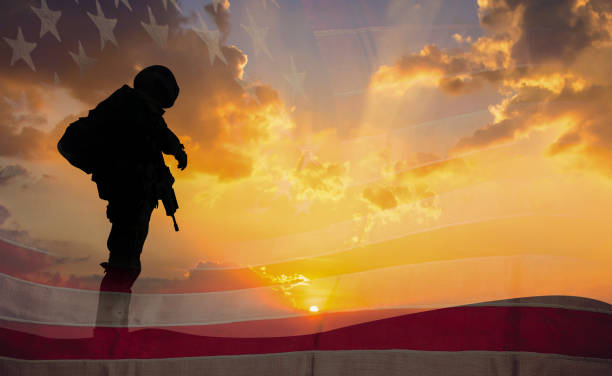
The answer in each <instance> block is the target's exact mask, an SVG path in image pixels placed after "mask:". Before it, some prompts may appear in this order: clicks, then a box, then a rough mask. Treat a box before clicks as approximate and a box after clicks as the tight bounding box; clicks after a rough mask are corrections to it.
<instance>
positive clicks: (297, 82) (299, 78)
mask: <svg viewBox="0 0 612 376" xmlns="http://www.w3.org/2000/svg"><path fill="white" fill-rule="evenodd" d="M283 77H284V78H285V80H287V82H289V85H290V86H291V95H292V96H293V99H295V96H296V94H297V93H300V94H301V95H302V96H303V97H304V98H305V97H306V93H304V79H306V72H298V71H297V68H296V67H295V62H294V61H293V56H291V73H290V74H283Z"/></svg>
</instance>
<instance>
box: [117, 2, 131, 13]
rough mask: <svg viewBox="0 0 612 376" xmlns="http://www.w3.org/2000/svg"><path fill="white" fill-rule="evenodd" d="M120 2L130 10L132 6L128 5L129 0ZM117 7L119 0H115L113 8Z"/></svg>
mask: <svg viewBox="0 0 612 376" xmlns="http://www.w3.org/2000/svg"><path fill="white" fill-rule="evenodd" d="M121 3H122V4H123V5H125V6H126V7H127V8H128V9H129V10H130V12H131V11H132V6H131V5H130V1H129V0H121ZM118 7H119V0H115V8H118Z"/></svg>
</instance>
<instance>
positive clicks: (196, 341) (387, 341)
mask: <svg viewBox="0 0 612 376" xmlns="http://www.w3.org/2000/svg"><path fill="white" fill-rule="evenodd" d="M385 349H407V350H426V351H466V350H482V351H528V352H537V353H553V354H562V355H570V356H582V357H594V358H605V359H612V315H609V314H605V313H597V312H587V311H577V310H565V309H558V308H541V307H454V308H447V309H440V310H434V311H428V312H421V313H415V314H409V315H404V316H400V317H395V318H389V319H384V320H378V321H374V322H369V323H366V324H359V325H355V326H351V327H346V328H341V329H337V330H332V331H328V332H324V333H320V334H310V335H302V336H291V337H275V338H269V337H268V338H220V337H206V336H197V335H190V334H184V333H177V332H172V331H168V330H160V329H140V330H135V331H132V332H128V330H126V329H113V328H100V329H98V330H97V331H96V335H95V336H94V337H93V338H82V339H50V338H44V337H41V336H36V335H32V334H26V333H22V332H19V331H15V330H10V329H0V356H5V357H11V358H20V359H121V358H141V359H146V358H172V357H193V356H212V355H244V354H263V353H279V352H290V351H304V350H385Z"/></svg>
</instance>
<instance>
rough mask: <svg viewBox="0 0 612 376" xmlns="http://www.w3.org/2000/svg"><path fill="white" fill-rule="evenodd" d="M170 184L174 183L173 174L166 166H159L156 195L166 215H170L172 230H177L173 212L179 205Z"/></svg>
mask: <svg viewBox="0 0 612 376" xmlns="http://www.w3.org/2000/svg"><path fill="white" fill-rule="evenodd" d="M172 184H174V176H172V174H171V173H170V169H169V168H168V166H166V165H164V167H162V168H161V176H160V181H159V182H158V185H157V193H158V197H159V198H160V199H161V201H162V203H163V204H164V209H166V215H167V216H169V217H172V222H174V231H178V230H179V227H178V225H177V224H176V218H174V213H176V209H178V207H179V206H178V202H177V201H176V194H175V193H174V189H173V188H172Z"/></svg>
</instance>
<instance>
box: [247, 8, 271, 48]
mask: <svg viewBox="0 0 612 376" xmlns="http://www.w3.org/2000/svg"><path fill="white" fill-rule="evenodd" d="M247 16H248V18H249V26H246V25H242V24H241V25H240V26H242V28H243V29H244V30H245V31H246V32H247V33H248V34H249V35H250V36H251V39H252V40H253V48H254V49H255V56H257V55H259V53H260V52H261V51H263V52H264V53H265V54H266V55H268V57H269V58H270V60H274V59H273V58H272V54H271V53H270V50H268V45H267V44H266V35H267V34H268V29H269V28H268V27H265V26H264V27H259V26H257V24H256V23H255V20H254V19H253V17H252V16H251V13H250V12H249V11H248V9H247Z"/></svg>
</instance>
